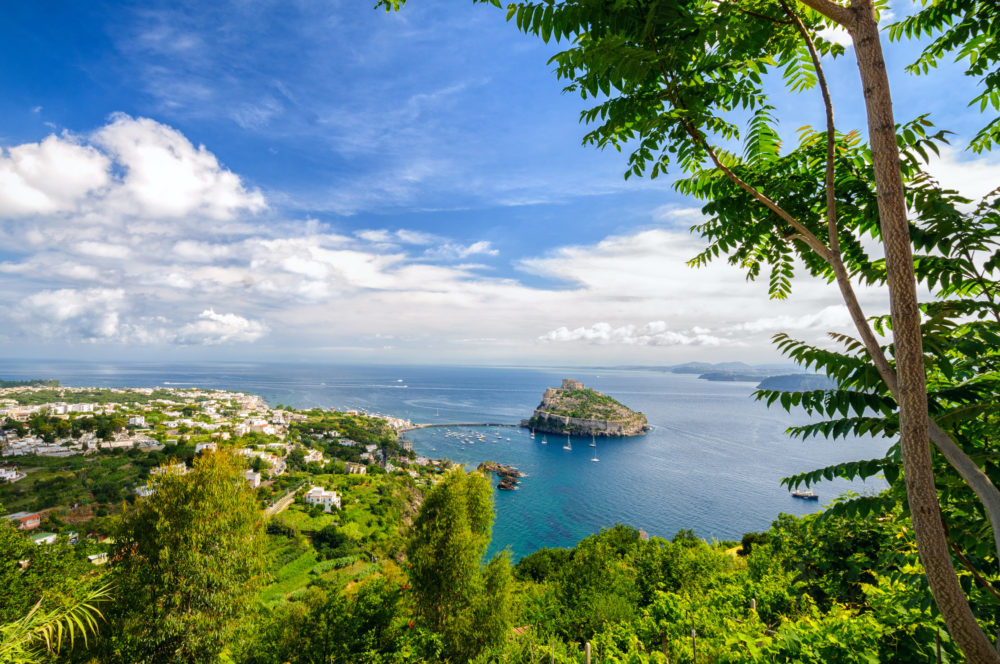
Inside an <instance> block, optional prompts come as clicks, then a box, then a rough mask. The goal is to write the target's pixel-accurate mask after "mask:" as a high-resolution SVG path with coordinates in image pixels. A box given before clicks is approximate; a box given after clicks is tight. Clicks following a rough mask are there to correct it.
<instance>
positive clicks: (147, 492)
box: [135, 484, 156, 498]
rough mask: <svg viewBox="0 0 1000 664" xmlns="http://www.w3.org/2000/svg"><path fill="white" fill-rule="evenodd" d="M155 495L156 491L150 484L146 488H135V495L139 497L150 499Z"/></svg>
mask: <svg viewBox="0 0 1000 664" xmlns="http://www.w3.org/2000/svg"><path fill="white" fill-rule="evenodd" d="M154 493H156V489H154V488H153V487H151V486H149V485H148V484H147V485H145V486H137V487H136V488H135V495H137V496H139V497H140V498H149V497H150V496H152V495H153V494H154Z"/></svg>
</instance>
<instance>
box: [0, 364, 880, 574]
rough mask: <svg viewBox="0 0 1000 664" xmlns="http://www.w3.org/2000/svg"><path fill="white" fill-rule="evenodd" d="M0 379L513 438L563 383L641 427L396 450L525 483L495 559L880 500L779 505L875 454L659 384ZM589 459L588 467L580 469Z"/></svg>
mask: <svg viewBox="0 0 1000 664" xmlns="http://www.w3.org/2000/svg"><path fill="white" fill-rule="evenodd" d="M0 378H8V379H14V378H57V379H59V380H61V381H62V382H63V384H65V385H71V386H95V387H116V386H121V387H153V386H158V385H163V386H166V387H199V388H220V389H227V390H239V391H246V392H251V393H254V394H259V395H261V396H262V397H264V398H265V399H267V401H268V402H269V403H270V404H271V405H276V404H279V403H282V404H287V405H289V406H292V407H295V408H311V407H321V408H330V407H334V408H337V409H350V408H356V409H364V410H367V411H369V412H373V413H374V412H379V413H383V414H390V415H394V416H397V417H403V418H407V419H410V420H412V421H413V422H414V423H437V424H447V423H504V424H517V423H518V422H519V421H520V420H521V419H522V418H527V417H528V416H529V415H530V414H531V411H532V410H533V409H534V408H535V406H536V405H537V404H538V402H539V401H540V399H541V395H542V392H543V391H544V390H545V388H546V387H551V386H558V385H559V383H560V381H561V380H562V379H563V378H576V379H578V380H581V381H583V382H584V383H586V384H587V386H588V387H593V388H595V389H598V390H600V391H602V392H605V393H606V394H610V395H611V396H613V397H615V398H617V399H618V400H619V401H622V402H623V403H625V404H626V405H627V406H629V407H630V408H632V409H634V410H638V411H641V412H643V413H645V414H646V416H647V418H648V419H649V423H650V425H651V426H652V430H651V431H650V432H649V433H647V434H646V435H643V436H635V437H629V438H617V439H614V438H612V439H597V441H596V444H597V447H596V448H593V447H590V443H591V439H590V438H579V437H574V438H572V439H570V441H569V445H570V447H571V448H572V449H569V450H567V449H564V447H565V446H566V445H567V439H566V437H559V436H547V437H545V438H546V444H542V438H543V437H542V436H541V434H538V435H536V436H535V438H534V439H532V437H531V435H530V433H529V432H528V431H527V430H525V429H520V428H511V427H479V428H475V429H473V428H464V429H462V430H463V431H464V432H465V433H466V434H469V435H465V436H462V437H458V436H448V435H446V432H447V431H448V428H444V427H441V428H431V429H421V430H416V431H412V432H410V433H408V434H406V436H407V437H408V438H409V439H411V440H412V441H413V443H414V449H415V451H417V452H418V453H420V454H425V455H427V456H430V457H434V458H442V457H447V458H449V459H452V460H455V461H458V462H462V463H466V464H468V465H469V466H470V467H475V466H476V465H478V464H479V463H481V462H483V461H497V462H500V463H503V464H511V465H514V466H517V467H518V468H519V469H520V470H522V471H524V472H526V473H528V477H526V478H524V479H522V480H521V484H520V488H519V490H517V491H496V492H495V502H496V511H497V519H496V522H495V525H494V530H493V542H492V544H491V547H490V549H491V552H495V551H498V550H501V549H504V548H509V549H510V550H511V552H512V554H513V556H514V557H515V559H516V558H519V557H521V556H523V555H526V554H527V553H530V552H532V551H534V550H537V549H538V548H541V547H546V546H547V547H552V546H571V545H573V544H574V543H575V542H577V541H578V540H579V539H581V538H583V537H585V536H587V535H589V534H592V533H595V532H598V531H600V529H601V528H606V527H610V526H612V525H614V524H615V523H625V524H629V525H632V526H634V527H636V528H640V529H642V530H645V531H646V532H648V533H649V534H650V535H658V536H663V537H671V536H673V535H674V534H675V533H676V532H677V531H678V530H679V529H681V528H689V529H691V530H693V531H694V532H695V533H696V534H697V535H698V536H699V537H704V538H716V539H739V538H740V536H741V535H742V534H743V533H745V532H750V531H759V530H763V529H766V528H767V527H768V525H769V524H770V522H771V521H772V520H773V519H775V518H776V517H777V516H778V514H779V513H782V512H786V513H791V514H804V513H808V512H812V511H816V510H817V509H819V508H820V506H821V503H824V502H827V501H829V500H832V499H834V498H835V497H836V496H838V495H841V494H843V493H844V492H846V491H854V492H859V493H873V492H875V491H878V490H880V489H881V488H883V487H884V482H883V481H882V480H880V479H870V480H869V481H867V482H848V481H845V480H840V479H837V480H834V481H832V482H824V483H823V484H822V485H820V486H819V487H817V488H816V491H817V493H819V494H820V496H821V500H820V503H819V504H818V503H815V502H811V501H802V500H800V499H796V498H793V497H791V496H790V494H789V493H788V491H787V489H785V488H783V487H782V486H780V479H781V478H782V477H785V476H788V475H791V474H794V473H799V472H803V471H806V470H811V469H813V468H818V467H822V466H827V465H832V464H835V463H839V462H842V461H847V460H851V459H871V458H876V457H878V456H881V455H882V454H883V453H884V451H885V449H886V448H887V447H888V445H889V443H888V441H885V440H871V439H855V438H849V439H847V440H838V441H829V440H825V439H810V440H809V441H801V440H797V439H792V438H790V437H789V436H788V435H786V434H785V429H787V427H789V426H791V425H793V424H801V423H804V422H807V421H808V418H807V417H805V416H803V415H802V414H788V413H785V412H784V411H783V410H781V409H779V408H767V407H765V406H764V405H763V404H762V403H760V402H757V401H755V400H753V399H752V398H751V394H752V392H753V391H754V384H753V383H724V382H711V381H704V380H699V379H698V378H697V377H696V376H693V375H688V374H672V373H666V372H663V371H659V370H627V371H626V370H605V369H600V370H595V369H580V368H526V367H510V368H507V367H505V368H496V367H489V368H484V367H436V366H435V367H431V366H402V367H393V366H342V365H337V366H334V365H302V364H252V363H198V364H167V363H135V362H100V363H99V362H48V361H15V360H6V361H0ZM451 430H452V431H458V429H457V428H452V429H451ZM473 433H476V434H479V433H481V434H483V438H484V440H483V441H482V442H480V440H479V438H478V436H473V435H471V434H473ZM463 438H470V439H471V440H473V441H474V444H468V443H464V442H462V439H463ZM595 452H596V457H597V458H598V459H599V461H597V462H595V461H592V460H591V459H592V458H594V456H595Z"/></svg>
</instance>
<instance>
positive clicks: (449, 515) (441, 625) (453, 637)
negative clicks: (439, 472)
mask: <svg viewBox="0 0 1000 664" xmlns="http://www.w3.org/2000/svg"><path fill="white" fill-rule="evenodd" d="M492 528H493V498H492V495H491V493H490V486H489V483H488V482H487V480H486V478H485V477H484V476H483V475H482V474H480V473H466V472H465V471H464V470H462V469H458V470H454V471H452V472H450V473H448V475H447V476H445V478H444V479H443V480H442V481H441V482H439V483H438V484H437V486H435V487H434V488H433V489H431V490H430V492H428V494H427V497H426V498H425V500H424V503H423V505H421V507H420V513H419V514H418V515H417V518H416V520H415V521H414V523H413V535H412V536H411V538H410V541H409V542H408V544H407V547H406V556H407V560H408V561H409V565H410V567H409V578H410V583H411V584H412V586H413V593H414V598H415V603H416V608H417V613H418V615H419V616H420V618H421V620H422V621H423V622H424V623H425V624H426V626H427V627H429V628H430V629H431V630H433V631H434V632H437V633H438V634H440V635H441V638H442V643H443V646H444V650H445V652H444V654H445V656H446V657H455V658H457V659H456V661H466V660H468V659H471V658H472V657H474V656H475V655H476V654H477V653H478V652H479V651H480V650H482V649H483V648H484V647H488V646H492V645H496V644H498V643H499V642H501V641H502V640H503V639H504V638H505V637H506V636H507V634H508V632H509V631H510V628H511V624H510V621H511V609H510V606H511V596H510V593H511V583H512V578H513V577H512V573H511V569H510V557H509V554H507V553H506V552H504V553H500V554H498V555H496V556H495V557H494V558H493V559H492V560H491V561H490V562H489V564H487V565H486V566H485V567H483V564H482V563H483V556H484V555H485V553H486V548H487V547H488V546H489V543H490V531H491V530H492Z"/></svg>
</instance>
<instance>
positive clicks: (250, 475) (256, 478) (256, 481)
mask: <svg viewBox="0 0 1000 664" xmlns="http://www.w3.org/2000/svg"><path fill="white" fill-rule="evenodd" d="M243 479H245V480H246V481H247V482H249V483H250V488H251V489H256V488H257V487H259V486H260V473H255V472H254V471H253V470H246V471H244V472H243Z"/></svg>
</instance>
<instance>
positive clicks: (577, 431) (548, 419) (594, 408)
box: [521, 378, 649, 436]
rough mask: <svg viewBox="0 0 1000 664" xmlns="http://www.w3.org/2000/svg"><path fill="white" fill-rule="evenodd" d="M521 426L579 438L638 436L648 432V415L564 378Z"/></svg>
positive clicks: (550, 390)
mask: <svg viewBox="0 0 1000 664" xmlns="http://www.w3.org/2000/svg"><path fill="white" fill-rule="evenodd" d="M521 425H522V426H525V427H530V428H531V429H533V430H535V431H539V432H542V433H566V434H573V435H577V436H636V435H639V434H642V433H645V432H646V431H649V424H648V423H647V422H646V416H645V415H643V414H642V413H637V412H635V411H634V410H631V409H629V408H628V407H626V406H625V405H623V404H621V403H619V402H618V401H616V400H615V399H612V398H611V397H609V396H608V395H606V394H603V393H601V392H598V391H597V390H592V389H589V388H587V387H586V386H584V384H583V383H581V382H580V381H578V380H573V379H571V378H564V379H563V382H562V386H561V387H550V388H548V389H547V390H545V394H543V395H542V403H540V404H538V407H537V408H535V412H534V414H533V415H532V416H531V419H528V420H522V422H521Z"/></svg>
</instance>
